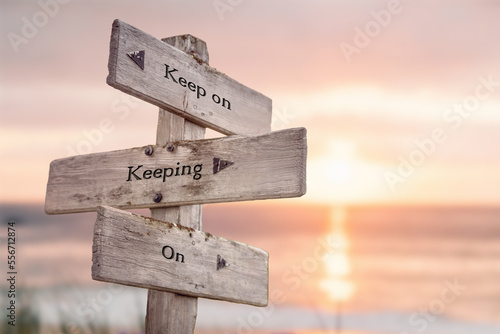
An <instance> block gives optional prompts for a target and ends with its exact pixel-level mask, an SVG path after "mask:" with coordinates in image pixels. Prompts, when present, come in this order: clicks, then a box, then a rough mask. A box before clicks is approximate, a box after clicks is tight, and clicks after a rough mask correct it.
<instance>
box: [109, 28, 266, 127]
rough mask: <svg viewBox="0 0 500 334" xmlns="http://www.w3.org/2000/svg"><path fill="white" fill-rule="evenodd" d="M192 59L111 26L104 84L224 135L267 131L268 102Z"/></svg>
mask: <svg viewBox="0 0 500 334" xmlns="http://www.w3.org/2000/svg"><path fill="white" fill-rule="evenodd" d="M192 51H193V53H195V52H196V51H195V50H192ZM193 53H192V54H191V55H186V53H184V52H182V51H180V50H179V49H177V48H175V47H173V46H170V45H168V44H167V43H164V42H162V41H160V40H158V39H156V38H154V37H153V36H151V35H149V34H146V33H145V32H142V31H141V30H139V29H137V28H134V27H132V26H130V25H128V24H127V23H125V22H122V21H120V20H115V22H113V31H112V33H111V48H110V57H109V65H108V67H109V76H108V79H107V82H108V84H109V85H111V86H113V87H115V88H117V89H119V90H121V91H123V92H125V93H128V94H131V95H133V96H136V97H138V98H140V99H143V100H145V101H147V102H150V103H152V104H154V105H157V106H158V107H160V108H163V109H165V110H168V111H170V112H173V113H175V114H177V115H179V116H182V117H184V118H186V119H188V120H190V121H193V122H194V123H197V124H200V125H202V126H205V127H209V128H212V129H214V130H217V131H219V132H222V133H224V134H228V135H231V134H263V133H267V132H269V131H271V99H269V98H268V97H266V96H264V95H262V94H260V93H258V92H256V91H254V90H252V89H250V88H248V87H245V86H243V85H242V84H240V83H238V82H237V81H235V80H233V79H231V78H229V77H228V76H227V75H225V74H223V73H221V72H219V71H217V70H216V69H215V68H212V67H209V66H208V65H207V64H206V63H205V62H204V61H203V59H201V58H200V57H197V56H196V55H194V56H193ZM132 60H133V61H132Z"/></svg>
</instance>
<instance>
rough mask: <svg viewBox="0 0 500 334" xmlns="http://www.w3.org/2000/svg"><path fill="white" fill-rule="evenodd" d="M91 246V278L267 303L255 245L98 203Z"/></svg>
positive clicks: (262, 259)
mask: <svg viewBox="0 0 500 334" xmlns="http://www.w3.org/2000/svg"><path fill="white" fill-rule="evenodd" d="M126 249H129V250H130V251H129V252H127V251H124V250H126ZM92 251H93V256H92V262H93V266H92V278H93V279H95V280H99V281H106V282H113V283H119V284H125V285H132V286H138V287H142V288H148V289H155V290H164V291H170V292H176V293H181V294H185V295H191V296H195V297H205V298H211V299H219V300H226V301H231V302H236V303H245V304H250V305H256V306H266V305H267V295H268V276H267V267H268V263H267V262H268V257H269V255H268V254H267V252H265V251H263V250H262V249H259V248H256V247H252V246H249V245H245V244H242V243H239V242H236V241H231V240H226V239H223V238H219V237H216V236H213V235H211V234H209V233H204V232H201V231H197V230H194V229H191V228H188V227H184V226H181V225H176V224H172V223H165V222H163V221H158V220H155V219H152V218H147V217H141V216H137V215H134V214H132V213H129V212H126V211H121V210H118V209H114V208H111V207H99V209H98V217H97V221H96V226H95V230H94V247H93V250H92Z"/></svg>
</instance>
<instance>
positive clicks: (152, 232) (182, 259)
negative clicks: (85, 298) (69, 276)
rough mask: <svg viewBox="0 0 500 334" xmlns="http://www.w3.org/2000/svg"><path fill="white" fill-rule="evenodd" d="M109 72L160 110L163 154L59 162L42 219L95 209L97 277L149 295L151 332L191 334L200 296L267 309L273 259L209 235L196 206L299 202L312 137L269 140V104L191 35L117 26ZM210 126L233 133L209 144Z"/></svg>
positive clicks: (301, 133)
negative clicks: (158, 34)
mask: <svg viewBox="0 0 500 334" xmlns="http://www.w3.org/2000/svg"><path fill="white" fill-rule="evenodd" d="M108 66H109V76H108V79H107V82H108V83H109V84H110V85H111V86H113V87H115V88H118V89H120V90H122V91H124V92H126V93H129V94H131V95H134V96H136V97H139V98H141V99H144V100H145V101H148V102H151V103H153V104H155V105H157V106H159V107H160V112H159V118H158V129H157V138H156V145H149V146H146V147H139V148H132V149H125V150H119V151H113V152H106V153H97V154H88V155H82V156H75V157H70V158H65V159H59V160H55V161H53V162H52V163H51V167H50V173H49V181H48V184H47V195H46V206H45V210H46V212H47V213H48V214H60V213H74V212H84V211H96V210H97V211H98V217H97V221H96V223H95V228H94V243H93V247H92V253H93V257H92V261H93V266H92V277H93V278H94V279H95V280H99V281H105V282H112V283H118V284H124V285H130V286H135V287H142V288H147V289H149V291H148V305H147V313H146V332H147V333H149V334H152V333H193V331H194V326H195V321H196V315H197V297H204V298H212V299H219V300H225V301H231V302H237V303H245V304H250V305H255V306H266V305H267V300H268V254H267V252H265V251H263V250H261V249H258V248H255V247H252V246H249V245H245V244H242V243H239V242H236V241H230V240H226V239H224V238H220V237H216V236H213V235H211V234H209V233H204V232H202V231H201V227H202V226H201V225H202V223H201V213H202V208H201V205H200V204H202V203H215V202H230V201H246V200H256V199H270V198H285V197H297V196H302V195H303V194H304V193H305V191H306V182H305V169H306V152H307V143H306V131H305V129H303V128H297V129H289V130H283V131H278V132H272V133H270V125H271V100H270V99H269V98H267V97H265V96H263V95H262V94H260V93H258V92H255V91H254V90H252V89H250V88H247V87H245V86H243V85H241V84H240V83H238V82H236V81H235V80H233V79H231V78H229V77H228V76H226V75H224V74H222V73H220V72H218V71H217V70H215V69H213V68H211V67H210V66H208V52H207V50H206V44H205V43H204V42H203V41H201V40H199V39H197V38H195V37H193V36H190V35H183V36H176V37H170V38H167V39H164V40H162V41H160V40H157V39H156V38H154V37H152V36H150V35H148V34H146V33H144V32H142V31H140V30H139V29H137V28H134V27H132V26H130V25H128V24H126V23H124V22H121V21H119V20H115V22H114V23H113V29H112V35H111V44H110V58H109V65H108ZM205 127H210V128H213V129H215V130H217V131H220V132H222V133H224V134H228V135H232V136H229V137H224V138H217V139H210V140H202V139H203V137H204V133H205ZM111 206H112V207H111ZM130 208H150V209H151V215H152V218H148V217H142V216H138V215H135V214H132V213H129V212H126V211H122V210H120V209H130Z"/></svg>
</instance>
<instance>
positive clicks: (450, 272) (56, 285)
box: [0, 202, 500, 334]
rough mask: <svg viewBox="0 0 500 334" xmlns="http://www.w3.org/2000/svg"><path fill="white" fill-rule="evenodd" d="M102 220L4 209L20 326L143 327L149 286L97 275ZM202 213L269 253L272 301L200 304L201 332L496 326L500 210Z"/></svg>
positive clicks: (224, 207)
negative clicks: (12, 225)
mask: <svg viewBox="0 0 500 334" xmlns="http://www.w3.org/2000/svg"><path fill="white" fill-rule="evenodd" d="M140 213H143V214H147V213H148V211H147V210H142V211H140ZM95 217H96V215H95V213H86V214H72V215H61V216H47V215H45V214H44V213H43V207H42V206H41V205H31V206H26V205H16V206H14V205H3V206H0V219H1V221H2V224H3V226H4V228H3V229H4V230H5V233H4V232H2V234H1V240H2V244H3V245H5V243H6V231H7V225H6V223H7V222H8V221H15V222H16V233H17V236H16V251H17V253H16V256H17V260H18V262H17V268H16V269H17V270H18V275H17V286H16V288H17V296H16V303H17V304H16V305H17V306H18V314H17V315H18V318H17V321H19V323H20V324H22V323H23V321H24V322H25V323H27V324H28V325H26V326H32V327H33V328H36V330H35V329H34V331H33V332H34V333H35V332H40V333H56V332H64V331H63V329H64V328H66V329H67V328H70V329H72V331H73V332H75V333H78V332H81V333H96V332H113V333H141V332H143V330H144V329H143V321H144V316H145V308H146V290H144V289H139V288H133V287H122V286H119V285H112V284H107V283H102V282H94V281H92V280H91V277H90V266H91V255H92V253H91V247H92V233H93V223H94V221H95ZM203 219H204V230H205V231H209V232H211V233H213V234H215V235H219V236H223V237H226V238H230V239H234V240H238V241H242V242H246V243H249V244H252V245H254V246H257V247H261V248H263V249H265V250H267V251H268V252H269V254H270V264H269V266H270V273H269V282H270V285H269V291H270V303H269V306H268V307H267V308H255V307H251V306H246V305H238V304H233V303H227V302H221V301H212V300H206V299H200V300H199V310H198V317H197V327H196V332H197V333H206V334H208V333H275V334H278V333H281V334H284V333H307V334H313V333H314V334H315V333H350V334H353V333H395V334H413V333H430V334H443V333H447V334H448V333H450V334H451V333H452V334H460V333H482V334H490V333H500V284H498V282H500V261H499V260H500V208H494V207H410V206H409V207H391V206H385V207H381V206H371V207H369V206H364V207H340V206H332V207H327V206H305V205H303V206H297V205H295V206H290V205H279V204H278V205H269V204H267V203H265V204H263V203H262V202H255V203H250V204H237V203H236V204H221V205H206V206H204V218H203ZM2 266H3V268H6V261H4V263H3V264H2ZM4 272H5V273H6V272H7V270H6V269H4ZM2 284H3V285H1V286H0V287H1V289H2V291H1V299H0V304H1V305H2V308H3V309H4V307H3V305H6V303H7V302H8V298H7V290H6V289H7V288H8V287H7V286H6V285H5V284H6V282H5V281H4V282H3V283H2ZM4 319H5V318H4ZM0 328H1V329H2V330H7V329H9V328H8V327H6V326H5V322H4V323H2V324H0ZM66 332H67V331H66Z"/></svg>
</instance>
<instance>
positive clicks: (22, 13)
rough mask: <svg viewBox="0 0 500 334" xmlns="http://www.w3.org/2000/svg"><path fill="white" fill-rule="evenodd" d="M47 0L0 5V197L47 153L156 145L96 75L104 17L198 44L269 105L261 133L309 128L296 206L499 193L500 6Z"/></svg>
mask: <svg viewBox="0 0 500 334" xmlns="http://www.w3.org/2000/svg"><path fill="white" fill-rule="evenodd" d="M54 1H55V0H54ZM54 1H40V2H37V1H26V0H22V1H5V0H4V1H2V2H1V14H0V15H1V23H0V24H1V35H2V39H1V48H0V55H1V59H2V62H1V64H0V84H1V90H0V94H1V95H0V103H1V104H0V108H1V109H0V110H1V115H0V117H1V118H0V127H1V131H0V136H1V137H0V138H1V139H0V154H1V155H0V157H1V160H2V164H1V167H0V201H1V202H4V203H5V202H18V203H26V202H37V203H41V202H43V201H44V196H45V186H46V182H47V176H48V168H49V163H50V161H52V160H54V159H56V158H61V157H65V156H68V155H70V154H71V153H69V152H77V151H76V150H77V148H78V147H80V148H82V147H83V148H85V149H86V151H85V152H102V151H109V150H114V149H122V148H129V147H135V146H142V145H146V144H150V143H152V142H153V141H154V138H155V131H156V121H157V120H156V118H157V108H156V107H155V106H152V105H150V104H148V103H145V102H143V101H139V100H136V99H133V98H129V97H128V96H126V95H125V94H124V93H121V92H119V91H117V90H115V89H113V88H112V87H110V86H108V85H106V82H105V79H106V76H107V62H108V53H109V37H110V32H111V23H112V22H113V20H114V19H115V18H119V19H121V20H123V21H125V22H127V23H129V24H131V25H133V26H136V27H138V28H139V29H141V30H143V31H146V32H148V33H150V34H151V35H153V36H155V37H158V38H162V37H167V36H173V35H179V34H185V33H189V34H192V35H194V36H197V37H199V38H201V39H203V40H205V41H206V42H207V44H208V49H209V53H210V64H211V66H213V67H215V68H217V69H218V70H220V71H222V72H224V73H226V74H228V75H229V76H230V77H232V78H234V79H236V80H238V81H239V82H241V83H243V84H245V85H247V86H249V87H251V88H253V89H255V90H257V91H259V92H261V93H263V94H265V95H267V96H269V97H270V98H271V99H272V100H273V114H274V122H273V129H275V130H276V129H283V128H289V127H299V126H303V127H306V128H307V130H308V145H309V152H308V154H309V155H308V193H307V195H306V196H305V197H304V198H302V199H300V201H308V202H322V203H333V202H341V203H381V202H382V203H432V204H436V203H437V204H440V203H441V204H456V203H465V204H493V203H498V201H499V200H500V192H499V191H498V189H500V176H499V175H500V174H499V173H498V170H499V169H500V154H499V153H498V148H497V143H498V142H499V141H500V132H499V131H498V126H499V125H500V116H499V113H498V111H499V110H500V62H499V61H498V60H499V59H500V58H499V56H500V44H499V43H498V40H499V37H500V36H499V35H500V20H498V17H500V16H499V15H500V4H499V3H498V2H497V1H492V0H481V1H473V2H472V1H463V0H458V1H457V0H454V1H449V0H447V1H439V2H437V1H425V0H420V1H403V0H402V1H367V0H359V1H307V2H306V1H295V0H294V1H232V2H231V3H232V4H233V5H230V4H229V3H230V2H228V1H222V0H221V1H152V0H148V1H140V2H139V1H118V0H116V1H78V0H73V1H62V0H60V3H59V2H57V3H56V2H54ZM43 3H48V4H50V5H48V6H43V5H41V4H43ZM54 3H56V4H57V6H56V5H54ZM221 3H223V4H226V5H224V6H223V5H221ZM35 24H36V25H35ZM116 106H121V107H123V106H125V109H124V110H126V113H125V112H117V108H116ZM104 118H109V119H111V121H112V124H113V130H112V131H111V132H109V133H105V134H103V136H102V137H101V138H98V137H96V138H95V140H94V142H95V143H94V144H91V145H90V146H88V145H87V146H85V145H84V144H82V141H87V142H88V139H87V137H86V135H85V133H92V131H93V130H95V129H98V128H99V124H100V121H101V120H102V119H104ZM79 145H80V146H79ZM82 145H83V146H82ZM419 145H420V146H419ZM419 147H420V148H419Z"/></svg>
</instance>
